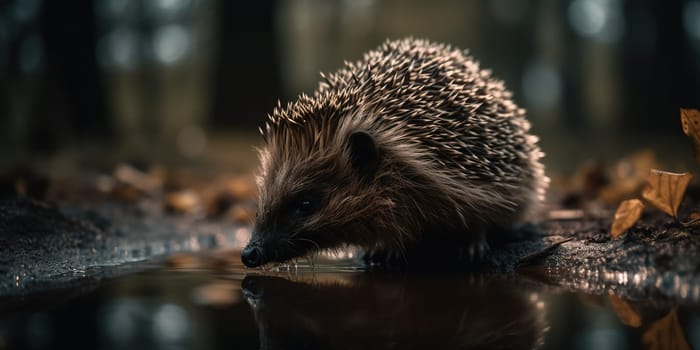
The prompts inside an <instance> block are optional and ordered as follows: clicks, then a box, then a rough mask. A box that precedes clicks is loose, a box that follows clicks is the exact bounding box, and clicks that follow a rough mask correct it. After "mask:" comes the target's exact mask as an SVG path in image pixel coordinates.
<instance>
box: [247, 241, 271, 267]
mask: <svg viewBox="0 0 700 350" xmlns="http://www.w3.org/2000/svg"><path fill="white" fill-rule="evenodd" d="M241 261H243V264H244V265H245V266H248V267H258V266H260V265H262V264H264V261H265V254H264V252H263V248H262V247H261V246H259V245H256V244H248V246H246V247H245V249H243V252H242V253H241Z"/></svg>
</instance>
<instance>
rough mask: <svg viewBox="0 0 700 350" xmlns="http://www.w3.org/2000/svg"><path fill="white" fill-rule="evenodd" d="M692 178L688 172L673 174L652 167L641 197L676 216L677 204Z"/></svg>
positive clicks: (679, 202)
mask: <svg viewBox="0 0 700 350" xmlns="http://www.w3.org/2000/svg"><path fill="white" fill-rule="evenodd" d="M692 178H693V175H691V174H689V173H683V174H675V173H669V172H666V171H661V170H656V169H652V170H651V173H650V174H649V177H648V178H647V185H646V187H644V190H643V191H642V197H644V199H646V200H647V201H648V202H649V203H650V204H651V205H653V206H655V207H656V208H658V209H659V210H661V211H663V212H665V213H666V214H668V215H671V216H673V217H674V218H677V217H678V206H679V205H680V204H681V200H683V195H684V194H685V189H686V188H687V187H688V184H689V183H690V180H691V179H692Z"/></svg>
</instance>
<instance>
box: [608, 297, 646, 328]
mask: <svg viewBox="0 0 700 350" xmlns="http://www.w3.org/2000/svg"><path fill="white" fill-rule="evenodd" d="M608 297H609V298H610V304H611V305H612V307H613V310H615V314H617V318H619V319H620V322H622V324H624V325H626V326H630V327H635V328H637V327H639V326H641V325H642V317H641V316H639V313H638V312H637V310H635V309H634V307H632V305H630V303H629V302H627V301H626V300H624V299H622V298H620V297H618V296H617V295H615V294H610V295H609V296H608Z"/></svg>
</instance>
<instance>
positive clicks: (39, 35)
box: [0, 0, 700, 166]
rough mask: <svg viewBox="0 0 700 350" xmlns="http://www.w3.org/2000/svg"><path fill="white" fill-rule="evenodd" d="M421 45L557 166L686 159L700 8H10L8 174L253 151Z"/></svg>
mask: <svg viewBox="0 0 700 350" xmlns="http://www.w3.org/2000/svg"><path fill="white" fill-rule="evenodd" d="M409 35H412V36H416V37H425V38H429V39H432V40H435V41H442V42H447V43H451V44H453V45H455V46H458V47H460V48H468V49H469V50H470V51H471V53H472V54H473V55H474V56H475V57H476V58H477V59H479V60H480V61H481V63H482V66H483V67H487V68H491V69H493V71H494V72H495V75H496V76H498V77H500V78H502V79H504V80H505V82H506V86H508V87H509V88H510V89H511V90H513V91H514V93H515V98H516V101H517V102H518V103H519V104H520V105H521V106H523V107H525V108H527V110H528V112H529V116H530V119H531V120H532V122H533V124H534V130H535V131H536V132H537V133H538V134H540V135H541V136H542V144H543V147H544V150H545V152H547V153H549V154H550V155H552V156H551V157H550V158H549V160H548V161H549V162H550V163H551V162H557V161H558V160H559V159H567V157H569V158H571V157H572V156H573V159H574V160H582V159H586V158H590V157H597V156H601V155H605V154H608V153H610V152H611V153H613V154H617V153H623V152H625V151H626V150H627V149H635V148H639V147H646V146H648V145H647V143H649V142H650V141H649V140H650V139H654V140H664V141H659V142H658V143H661V144H668V143H667V142H666V141H665V140H667V139H670V140H673V141H672V142H671V144H672V145H673V146H674V147H675V146H676V145H677V144H679V143H680V144H684V143H683V142H685V140H683V139H682V135H681V134H680V125H679V112H678V109H679V108H680V107H698V106H700V79H699V78H700V1H698V0H685V1H660V0H659V1H640V0H573V1H555V0H529V1H525V0H491V1H457V0H455V1H451V0H443V1H430V2H427V1H399V0H359V1H350V0H345V1H340V0H336V1H301V0H299V1H249V2H240V1H222V0H220V1H216V0H153V1H138V0H73V1H46V0H43V1H42V0H5V1H0V157H1V159H2V161H0V165H3V166H8V165H10V166H14V165H17V164H23V163H32V162H37V161H38V160H44V159H50V158H52V157H56V156H57V155H62V154H66V153H77V154H85V153H87V154H89V153H90V152H94V153H96V154H99V155H102V156H107V157H106V158H109V159H114V160H115V161H116V160H119V159H122V158H135V157H136V158H143V159H157V160H162V159H176V160H178V159H179V160H188V159H189V160H192V159H197V158H202V157H206V156H207V155H209V154H211V153H214V152H215V148H216V147H217V146H216V145H217V144H219V143H218V142H217V140H226V141H231V142H233V141H235V140H241V141H240V142H239V144H241V143H242V144H250V143H251V142H250V141H248V140H256V138H254V137H253V136H251V137H250V138H242V136H241V135H248V134H251V135H252V134H253V133H254V131H255V129H256V127H257V126H258V125H260V124H261V123H262V121H263V119H264V117H265V116H266V114H267V113H268V112H270V111H271V110H272V107H273V106H274V105H275V104H276V101H277V99H281V100H282V101H285V100H289V99H292V98H294V97H295V96H296V95H297V94H299V93H301V92H307V93H308V92H312V91H313V89H314V88H315V86H316V84H317V81H318V78H319V72H320V71H333V70H335V69H337V68H339V67H340V66H341V65H342V62H343V61H344V60H356V59H358V58H360V57H361V54H362V53H363V52H365V51H367V50H369V49H372V48H374V47H376V46H377V45H379V44H380V43H381V42H382V41H384V40H385V39H386V38H401V37H405V36H409ZM679 140H680V141H679ZM592 141H594V142H592ZM253 142H255V141H253ZM234 143H235V142H234ZM225 144H226V143H225ZM591 144H595V146H591ZM224 147H235V146H224ZM683 151H684V152H685V151H686V150H685V149H684V150H683Z"/></svg>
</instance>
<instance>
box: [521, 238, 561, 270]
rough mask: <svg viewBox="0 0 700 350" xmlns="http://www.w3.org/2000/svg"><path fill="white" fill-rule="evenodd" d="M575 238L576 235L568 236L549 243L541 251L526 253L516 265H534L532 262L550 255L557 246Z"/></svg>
mask: <svg viewBox="0 0 700 350" xmlns="http://www.w3.org/2000/svg"><path fill="white" fill-rule="evenodd" d="M573 239H574V237H569V238H566V239H562V240H561V241H558V242H554V243H552V244H551V245H549V246H548V247H546V248H544V249H542V250H540V251H538V252H535V253H532V254H529V255H526V256H525V257H523V258H522V259H520V260H519V261H518V263H517V264H516V266H517V267H524V266H529V265H532V264H533V263H535V262H536V261H538V260H540V259H542V258H544V257H546V256H547V255H549V254H550V253H551V252H552V251H553V250H554V249H555V248H557V247H559V246H560V245H562V244H564V243H566V242H569V241H571V240H573Z"/></svg>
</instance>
